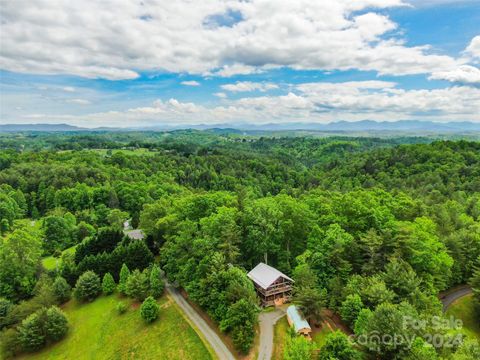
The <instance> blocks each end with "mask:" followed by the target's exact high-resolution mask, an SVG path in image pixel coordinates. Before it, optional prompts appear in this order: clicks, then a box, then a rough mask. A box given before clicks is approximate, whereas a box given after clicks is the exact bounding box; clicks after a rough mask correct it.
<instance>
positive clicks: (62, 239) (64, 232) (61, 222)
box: [43, 214, 75, 253]
mask: <svg viewBox="0 0 480 360" xmlns="http://www.w3.org/2000/svg"><path fill="white" fill-rule="evenodd" d="M70 215H71V214H70ZM71 216H73V215H71ZM43 227H44V231H45V239H44V243H43V248H44V249H45V251H46V252H47V253H53V251H54V250H57V249H58V250H62V249H65V248H67V247H69V246H71V245H74V241H73V237H74V232H75V223H72V221H71V220H70V219H69V218H68V217H67V216H66V215H65V216H64V217H62V216H48V217H46V218H45V219H44V221H43Z"/></svg>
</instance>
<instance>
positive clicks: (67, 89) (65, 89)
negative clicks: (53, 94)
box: [62, 86, 75, 92]
mask: <svg viewBox="0 0 480 360" xmlns="http://www.w3.org/2000/svg"><path fill="white" fill-rule="evenodd" d="M62 90H63V91H66V92H75V88H74V87H72V86H65V87H63V88H62Z"/></svg>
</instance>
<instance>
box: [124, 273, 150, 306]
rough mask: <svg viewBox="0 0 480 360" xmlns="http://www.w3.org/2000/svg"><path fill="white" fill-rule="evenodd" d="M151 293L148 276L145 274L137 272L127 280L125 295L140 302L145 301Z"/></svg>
mask: <svg viewBox="0 0 480 360" xmlns="http://www.w3.org/2000/svg"><path fill="white" fill-rule="evenodd" d="M148 292H149V281H148V276H147V274H146V273H145V272H140V271H139V270H135V271H134V272H133V273H132V274H130V276H129V277H128V279H127V283H126V284H125V293H126V294H127V295H128V296H129V297H131V298H135V299H137V300H138V301H143V300H144V299H145V298H146V297H147V296H148Z"/></svg>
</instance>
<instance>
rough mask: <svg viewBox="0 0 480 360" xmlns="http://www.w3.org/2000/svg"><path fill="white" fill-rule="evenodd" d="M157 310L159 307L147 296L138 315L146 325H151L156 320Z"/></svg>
mask: <svg viewBox="0 0 480 360" xmlns="http://www.w3.org/2000/svg"><path fill="white" fill-rule="evenodd" d="M159 309H160V307H159V306H158V304H157V302H156V301H155V299H154V298H153V297H151V296H149V297H147V298H146V299H145V300H144V301H143V303H142V306H140V315H141V316H142V319H143V320H145V321H146V322H147V323H151V322H153V321H155V320H156V319H157V317H158V312H159Z"/></svg>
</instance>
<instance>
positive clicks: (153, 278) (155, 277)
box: [150, 265, 164, 299]
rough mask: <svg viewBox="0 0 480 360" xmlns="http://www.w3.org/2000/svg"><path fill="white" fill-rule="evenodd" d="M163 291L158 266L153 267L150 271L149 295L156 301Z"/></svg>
mask: <svg viewBox="0 0 480 360" xmlns="http://www.w3.org/2000/svg"><path fill="white" fill-rule="evenodd" d="M163 289H164V284H163V280H162V278H161V271H160V268H159V267H158V265H153V267H152V270H151V271H150V293H151V295H152V296H153V297H154V298H155V299H156V298H159V297H160V295H162V293H163Z"/></svg>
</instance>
